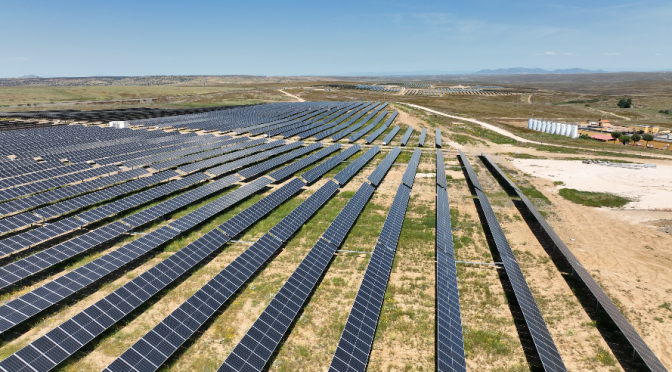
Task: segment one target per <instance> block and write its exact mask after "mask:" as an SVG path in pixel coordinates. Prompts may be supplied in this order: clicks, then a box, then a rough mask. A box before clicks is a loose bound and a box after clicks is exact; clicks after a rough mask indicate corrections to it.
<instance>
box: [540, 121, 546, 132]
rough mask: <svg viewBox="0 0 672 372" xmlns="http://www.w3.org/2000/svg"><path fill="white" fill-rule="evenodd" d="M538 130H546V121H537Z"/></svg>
mask: <svg viewBox="0 0 672 372" xmlns="http://www.w3.org/2000/svg"><path fill="white" fill-rule="evenodd" d="M539 131H540V132H544V133H545V132H546V122H545V121H543V120H542V121H540V122H539Z"/></svg>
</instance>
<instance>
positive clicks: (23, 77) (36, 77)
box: [18, 75, 41, 79]
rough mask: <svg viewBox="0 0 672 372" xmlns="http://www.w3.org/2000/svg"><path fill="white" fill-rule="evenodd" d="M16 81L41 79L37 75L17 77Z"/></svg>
mask: <svg viewBox="0 0 672 372" xmlns="http://www.w3.org/2000/svg"><path fill="white" fill-rule="evenodd" d="M18 79H41V77H39V76H37V75H23V76H19V77H18Z"/></svg>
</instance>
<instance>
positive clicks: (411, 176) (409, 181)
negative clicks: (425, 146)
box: [401, 149, 422, 187]
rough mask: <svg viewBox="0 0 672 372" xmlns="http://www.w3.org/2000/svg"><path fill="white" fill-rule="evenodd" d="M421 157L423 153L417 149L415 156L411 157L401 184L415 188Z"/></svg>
mask: <svg viewBox="0 0 672 372" xmlns="http://www.w3.org/2000/svg"><path fill="white" fill-rule="evenodd" d="M421 155H422V151H420V149H415V151H413V155H411V160H410V161H409V162H408V166H407V167H406V171H405V172H404V176H403V177H402V178H401V182H403V183H404V185H406V186H408V187H413V181H414V180H415V173H416V172H417V170H418V166H419V165H420V156H421Z"/></svg>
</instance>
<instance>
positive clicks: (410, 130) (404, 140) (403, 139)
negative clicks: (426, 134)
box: [401, 127, 413, 146]
mask: <svg viewBox="0 0 672 372" xmlns="http://www.w3.org/2000/svg"><path fill="white" fill-rule="evenodd" d="M412 134H413V128H411V127H408V129H406V133H404V135H403V136H402V137H401V145H402V146H406V144H407V143H408V140H409V139H411V135H412Z"/></svg>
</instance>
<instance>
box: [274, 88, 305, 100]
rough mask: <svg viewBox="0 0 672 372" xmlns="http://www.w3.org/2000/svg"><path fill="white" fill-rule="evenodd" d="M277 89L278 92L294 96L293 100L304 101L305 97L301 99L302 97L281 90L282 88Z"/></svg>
mask: <svg viewBox="0 0 672 372" xmlns="http://www.w3.org/2000/svg"><path fill="white" fill-rule="evenodd" d="M278 91H279V92H280V93H283V94H285V95H287V96H289V97H292V98H294V99H295V100H297V101H299V102H306V100H305V99H303V98H301V97H299V96H295V95H293V94H291V93H287V92H285V91H284V90H282V89H278Z"/></svg>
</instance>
